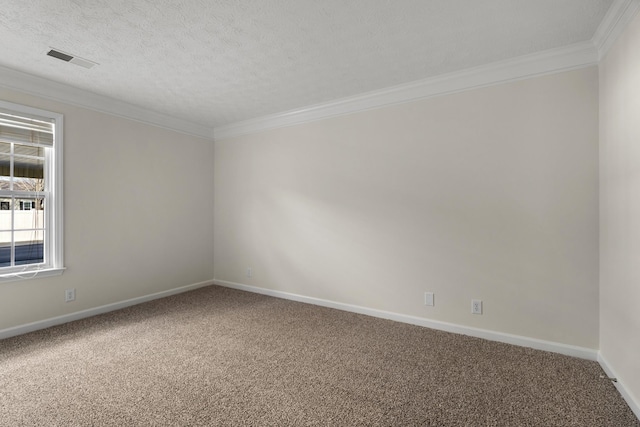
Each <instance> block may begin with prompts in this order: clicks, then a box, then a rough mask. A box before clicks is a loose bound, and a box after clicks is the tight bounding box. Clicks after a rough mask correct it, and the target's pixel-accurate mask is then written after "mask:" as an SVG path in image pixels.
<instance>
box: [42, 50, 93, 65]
mask: <svg viewBox="0 0 640 427" xmlns="http://www.w3.org/2000/svg"><path fill="white" fill-rule="evenodd" d="M47 55H49V56H52V57H54V58H58V59H60V60H62V61H65V62H70V63H72V64H76V65H79V66H81V67H84V68H93V66H94V65H98V64H97V63H96V62H93V61H89V60H88V59H84V58H80V57H79V56H74V55H71V54H68V53H66V52H62V51H61V50H58V49H51V50H50V51H49V52H47Z"/></svg>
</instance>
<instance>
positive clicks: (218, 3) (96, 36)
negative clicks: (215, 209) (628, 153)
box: [0, 0, 613, 128]
mask: <svg viewBox="0 0 640 427" xmlns="http://www.w3.org/2000/svg"><path fill="white" fill-rule="evenodd" d="M612 3H613V0H21V1H17V0H0V65H2V66H5V67H8V68H12V69H14V70H18V71H23V72H26V73H29V74H33V75H36V76H40V77H45V78H47V79H50V80H54V81H57V82H62V83H66V84H69V85H72V86H75V87H78V88H81V89H85V90H89V91H91V92H94V93H97V94H100V95H106V96H109V97H112V98H116V99H119V100H122V101H126V102H128V103H131V104H134V105H138V106H142V107H146V108H148V109H151V110H154V111H157V112H160V113H165V114H168V115H171V116H174V117H178V118H182V119H186V120H189V121H191V122H194V123H198V124H202V125H205V126H208V127H211V128H213V127H217V126H221V125H225V124H228V123H234V122H237V121H241V120H246V119H251V118H256V117H260V116H264V115H266V114H272V113H278V112H282V111H287V110H292V109H296V108H300V107H304V106H308V105H313V104H318V103H322V102H326V101H330V100H334V99H338V98H343V97H347V96H351V95H356V94H359V93H363V92H368V91H372V90H376V89H381V88H385V87H389V86H393V85H398V84H401V83H406V82H411V81H415V80H420V79H425V78H428V77H432V76H436V75H440V74H444V73H448V72H452V71H457V70H461V69H465V68H470V67H474V66H478V65H483V64H488V63H491V62H494V61H498V60H502V59H507V58H512V57H515V56H519V55H524V54H529V53H534V52H538V51H542V50H546V49H551V48H556V47H562V46H566V45H570V44H573V43H578V42H582V41H586V40H590V39H591V38H592V36H593V35H594V33H595V31H596V29H597V27H598V25H599V24H600V22H601V21H602V19H603V17H604V16H605V14H606V12H607V10H608V8H609V7H610V6H611V4H612ZM50 47H55V48H57V49H60V50H62V51H65V52H69V53H72V54H74V55H77V56H80V57H82V58H85V59H89V60H91V61H95V62H97V63H98V64H99V65H98V66H96V67H94V68H92V69H85V68H82V67H78V66H75V65H71V64H68V63H65V62H62V61H60V60H57V59H53V58H51V57H48V56H46V55H45V54H46V52H47V51H48V50H49V48H50Z"/></svg>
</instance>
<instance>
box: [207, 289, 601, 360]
mask: <svg viewBox="0 0 640 427" xmlns="http://www.w3.org/2000/svg"><path fill="white" fill-rule="evenodd" d="M213 283H214V284H215V285H219V286H224V287H227V288H233V289H239V290H242V291H248V292H253V293H258V294H263V295H269V296H272V297H277V298H282V299H288V300H292V301H298V302H304V303H307V304H313V305H319V306H322V307H329V308H335V309H338V310H343V311H350V312H353V313H359V314H366V315H367V316H372V317H379V318H381V319H388V320H394V321H396V322H402V323H408V324H411V325H417V326H424V327H426V328H431V329H437V330H440V331H445V332H453V333H456V334H462V335H469V336H472V337H478V338H484V339H487V340H491V341H498V342H502V343H506V344H513V345H518V346H521V347H529V348H534V349H537V350H544V351H550V352H553V353H559V354H564V355H567V356H573V357H579V358H581V359H587V360H593V361H596V360H598V351H597V350H594V349H590V348H585V347H577V346H573V345H568V344H562V343H557V342H553V341H544V340H539V339H536V338H529V337H524V336H520V335H512V334H505V333H502V332H495V331H490V330H486V329H479V328H472V327H469V326H462V325H457V324H454V323H447V322H440V321H437V320H430V319H425V318H423V317H417V316H409V315H405V314H400V313H392V312H389V311H383V310H376V309H373V308H367V307H362V306H358V305H352V304H345V303H341V302H335V301H329V300H324V299H320V298H313V297H307V296H304V295H297V294H292V293H288V292H282V291H275V290H272V289H265V288H259V287H256V286H249V285H244V284H242V283H234V282H228V281H226V280H217V279H214V280H213Z"/></svg>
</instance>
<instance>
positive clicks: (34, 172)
mask: <svg viewBox="0 0 640 427" xmlns="http://www.w3.org/2000/svg"><path fill="white" fill-rule="evenodd" d="M43 171H44V160H42V159H31V158H25V157H19V156H14V158H13V176H14V177H16V178H29V179H37V180H40V181H42V178H43V176H44V174H43ZM17 183H18V180H16V184H17ZM34 184H35V183H34ZM14 190H22V189H21V188H14ZM30 191H40V190H30Z"/></svg>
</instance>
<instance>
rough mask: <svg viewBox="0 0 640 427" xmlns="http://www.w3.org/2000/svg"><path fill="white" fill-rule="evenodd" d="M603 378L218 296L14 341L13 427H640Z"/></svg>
mask: <svg viewBox="0 0 640 427" xmlns="http://www.w3.org/2000/svg"><path fill="white" fill-rule="evenodd" d="M601 374H603V372H602V370H601V368H600V367H599V366H598V364H597V363H595V362H589V361H585V360H580V359H574V358H571V357H566V356H560V355H557V354H552V353H547V352H543V351H537V350H530V349H526V348H520V347H515V346H510V345H506V344H500V343H495V342H490V341H485V340H482V339H477V338H471V337H466V336H462V335H454V334H450V333H445V332H439V331H434V330H429V329H425V328H420V327H417V326H410V325H405V324H402V323H396V322H391V321H386V320H381V319H376V318H371V317H367V316H362V315H357V314H352V313H346V312H341V311H337V310H332V309H327V308H321V307H315V306H311V305H306V304H301V303H295V302H291V301H285V300H280V299H276V298H270V297H266V296H262V295H256V294H251V293H245V292H240V291H235V290H230V289H225V288H219V287H215V286H214V287H208V288H203V289H199V290H196V291H193V292H189V293H185V294H182V295H178V296H174V297H170V298H165V299H162V300H157V301H153V302H150V303H146V304H143V305H139V306H136V307H131V308H128V309H125V310H120V311H117V312H113V313H109V314H105V315H101V316H97V317H93V318H90V319H85V320H81V321H77V322H73V323H69V324H66V325H62V326H59V327H54V328H50V329H47V330H43V331H38V332H35V333H31V334H27V335H23V336H20V337H14V338H10V339H7V340H4V341H0V425H2V426H3V427H4V426H11V427H14V426H47V427H52V426H65V427H66V426H138V425H139V426H219V425H229V426H307V425H319V426H350V425H363V426H545V427H546V426H580V427H588V426H615V427H625V426H640V423H639V422H638V420H637V419H636V418H635V417H634V415H633V413H632V412H631V411H630V409H629V408H628V406H627V405H626V404H625V402H624V401H623V400H622V398H621V397H620V395H619V394H618V392H617V391H616V389H615V388H614V387H613V385H612V384H611V383H610V382H609V381H607V380H603V379H600V378H599V377H600V375H601Z"/></svg>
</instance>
